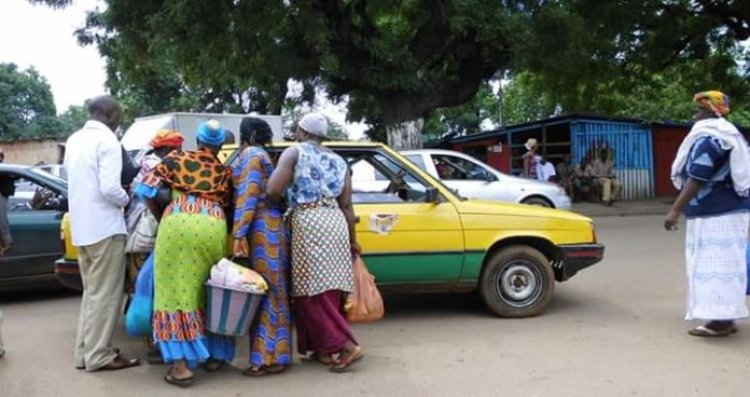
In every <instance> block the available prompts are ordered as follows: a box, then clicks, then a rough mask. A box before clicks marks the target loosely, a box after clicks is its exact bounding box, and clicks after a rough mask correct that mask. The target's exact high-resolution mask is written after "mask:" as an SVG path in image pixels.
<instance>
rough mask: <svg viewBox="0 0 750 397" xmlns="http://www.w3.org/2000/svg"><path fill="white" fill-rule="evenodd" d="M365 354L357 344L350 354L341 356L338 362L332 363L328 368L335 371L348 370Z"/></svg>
mask: <svg viewBox="0 0 750 397" xmlns="http://www.w3.org/2000/svg"><path fill="white" fill-rule="evenodd" d="M364 356H365V355H364V354H362V348H361V347H359V346H357V347H356V348H354V350H352V351H351V352H349V354H348V355H346V356H344V357H341V358H339V360H338V362H337V363H335V364H334V365H332V366H331V367H330V368H329V369H328V370H329V371H331V372H335V373H342V372H346V371H348V370H349V368H351V366H352V365H354V363H356V362H357V361H359V360H361V359H362V358H363V357H364Z"/></svg>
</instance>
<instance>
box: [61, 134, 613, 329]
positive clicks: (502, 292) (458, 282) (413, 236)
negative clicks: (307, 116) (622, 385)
mask: <svg viewBox="0 0 750 397" xmlns="http://www.w3.org/2000/svg"><path fill="white" fill-rule="evenodd" d="M289 145H290V144H288V143H283V144H276V145H274V146H273V147H271V148H269V151H270V152H271V153H272V155H278V154H279V153H280V152H281V151H282V150H283V149H285V148H286V147H288V146H289ZM327 146H328V147H329V148H330V149H332V150H334V151H335V152H337V153H338V154H339V155H341V156H342V157H343V158H344V159H346V160H347V162H348V163H349V165H350V167H351V169H352V175H353V176H352V182H353V188H354V189H353V196H352V198H353V201H354V203H355V205H354V208H355V212H356V214H357V217H358V224H357V238H358V240H359V242H360V244H361V245H362V248H363V259H364V261H365V263H366V264H367V267H368V268H369V269H370V271H371V272H372V273H373V274H374V275H375V277H376V280H377V283H378V285H379V287H380V288H381V289H383V290H387V291H389V290H398V291H401V292H424V291H450V292H457V291H465V292H478V293H479V294H480V296H481V297H482V299H483V300H484V302H485V303H486V305H487V307H488V308H489V309H490V310H491V311H492V312H494V313H495V314H497V315H499V316H502V317H529V316H534V315H537V314H540V313H541V312H542V311H544V309H545V308H546V307H547V305H548V304H549V303H550V301H551V299H552V296H553V294H554V289H555V282H562V281H566V280H568V279H570V278H571V277H573V276H574V275H575V274H576V273H578V272H579V271H580V270H582V269H584V268H586V267H589V266H591V265H593V264H595V263H597V262H599V261H601V260H602V258H603V255H604V246H603V245H601V244H599V243H598V242H597V237H596V232H595V229H594V224H593V222H592V220H591V219H589V218H586V217H584V216H582V215H578V214H575V213H573V212H569V211H563V210H554V209H548V208H542V207H537V206H531V205H523V204H513V203H503V202H490V201H478V200H469V199H466V198H463V197H461V196H459V195H458V194H456V193H455V192H454V191H453V190H451V189H450V188H448V187H446V186H445V185H443V184H442V183H441V182H440V181H438V180H436V179H435V178H433V177H432V176H430V175H429V174H427V173H426V172H424V171H422V170H421V169H420V168H419V167H417V166H416V165H415V164H413V163H412V162H410V161H409V160H408V159H406V158H405V157H403V156H402V155H401V154H399V153H398V152H396V151H394V150H393V149H391V148H389V147H388V146H385V145H381V144H378V143H355V142H331V143H327ZM234 153H236V150H232V149H228V150H226V151H224V152H223V153H222V158H223V159H224V160H225V161H226V162H229V163H231V162H232V161H233V159H234V157H235V156H234ZM62 229H63V230H62V233H61V234H62V238H63V240H64V242H65V248H66V249H65V255H64V257H63V258H61V259H60V260H59V261H58V262H57V267H56V269H57V274H58V279H59V280H60V281H61V282H62V283H63V284H64V285H68V286H72V287H76V286H80V280H79V279H78V280H76V278H78V277H79V275H78V271H77V266H76V265H75V260H76V252H75V248H74V247H72V246H71V245H70V243H69V242H70V238H69V235H70V231H69V227H68V222H67V220H64V222H63V226H62Z"/></svg>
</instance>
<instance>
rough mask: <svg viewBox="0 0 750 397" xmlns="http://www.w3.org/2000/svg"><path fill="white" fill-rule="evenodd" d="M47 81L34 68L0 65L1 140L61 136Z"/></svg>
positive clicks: (59, 124) (7, 64)
mask: <svg viewBox="0 0 750 397" xmlns="http://www.w3.org/2000/svg"><path fill="white" fill-rule="evenodd" d="M63 133H64V132H63V128H62V124H61V123H60V121H59V120H58V119H57V115H56V111H55V102H54V100H53V98H52V91H51V90H50V87H49V84H47V81H46V80H45V79H44V77H42V76H41V75H39V73H38V72H37V71H36V70H34V69H33V68H29V69H27V70H23V71H20V70H18V67H17V66H16V65H15V64H9V63H3V64H0V140H2V141H12V140H16V139H20V138H42V137H54V136H60V135H62V134H63Z"/></svg>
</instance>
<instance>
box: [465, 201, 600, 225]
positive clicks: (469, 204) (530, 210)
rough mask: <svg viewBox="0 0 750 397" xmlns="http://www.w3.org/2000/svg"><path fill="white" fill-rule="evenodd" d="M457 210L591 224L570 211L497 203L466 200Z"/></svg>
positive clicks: (585, 218)
mask: <svg viewBox="0 0 750 397" xmlns="http://www.w3.org/2000/svg"><path fill="white" fill-rule="evenodd" d="M457 208H458V212H459V213H461V214H464V215H511V216H517V217H527V218H528V217H533V218H547V219H560V220H566V221H578V222H592V220H591V218H588V217H585V216H583V215H580V214H577V213H575V212H571V211H565V210H558V209H553V208H544V207H539V206H534V205H524V204H515V203H506V202H498V201H486V200H472V199H468V200H465V201H461V202H460V203H458V205H457Z"/></svg>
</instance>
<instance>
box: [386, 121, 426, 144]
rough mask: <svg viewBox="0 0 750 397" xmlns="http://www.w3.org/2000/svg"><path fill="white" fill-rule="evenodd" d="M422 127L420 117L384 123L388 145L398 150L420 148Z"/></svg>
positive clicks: (422, 122) (422, 123)
mask: <svg viewBox="0 0 750 397" xmlns="http://www.w3.org/2000/svg"><path fill="white" fill-rule="evenodd" d="M422 127H424V119H422V118H418V119H416V120H411V121H405V122H402V123H393V124H388V125H386V126H385V130H386V132H387V133H388V145H389V146H390V147H392V148H394V149H396V150H398V151H402V150H413V149H421V148H422Z"/></svg>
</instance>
